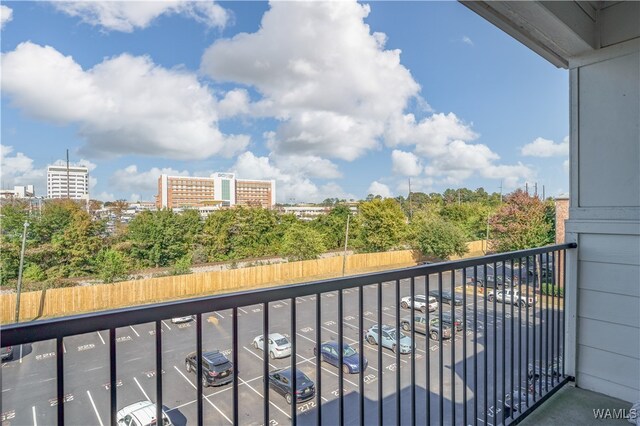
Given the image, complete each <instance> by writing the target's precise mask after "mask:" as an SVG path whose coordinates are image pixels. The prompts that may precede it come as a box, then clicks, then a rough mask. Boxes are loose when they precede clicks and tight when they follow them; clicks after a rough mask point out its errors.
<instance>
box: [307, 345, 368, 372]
mask: <svg viewBox="0 0 640 426" xmlns="http://www.w3.org/2000/svg"><path fill="white" fill-rule="evenodd" d="M339 350H340V349H339V348H338V342H334V341H330V342H324V343H323V344H321V345H320V359H321V360H322V361H325V362H328V363H329V364H331V365H333V366H334V367H338V368H339V367H340V366H339V365H338V362H339V360H340V359H339V355H340V353H339V352H338V351H339ZM317 353H318V348H313V354H314V355H317ZM362 361H363V364H362V365H363V366H364V367H363V368H362V371H364V370H366V369H367V366H368V365H369V363H368V361H367V359H366V358H364V357H363V358H362ZM342 371H344V372H345V373H347V374H355V373H359V372H360V355H359V354H358V352H357V351H356V350H355V349H353V348H352V347H351V346H349V345H348V344H346V343H343V344H342Z"/></svg>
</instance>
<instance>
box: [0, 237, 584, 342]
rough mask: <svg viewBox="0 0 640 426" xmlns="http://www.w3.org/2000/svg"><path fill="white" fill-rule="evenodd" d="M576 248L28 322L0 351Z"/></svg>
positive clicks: (13, 329)
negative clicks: (106, 330) (12, 347)
mask: <svg viewBox="0 0 640 426" xmlns="http://www.w3.org/2000/svg"><path fill="white" fill-rule="evenodd" d="M576 247H577V245H576V243H565V244H556V245H548V246H544V247H538V248H534V249H527V250H519V251H512V252H508V253H500V254H493V255H489V256H482V257H474V258H470V259H463V260H455V261H447V262H440V263H432V264H426V265H420V266H414V267H410V268H403V269H396V270H392V271H385V272H376V273H370V274H362V275H353V276H347V277H341V278H332V279H328V280H321V281H311V282H307V283H301V284H293V285H284V286H277V287H269V288H263V289H257V290H249V291H243V292H237V293H225V294H218V295H212V296H204V297H198V298H190V299H184V300H177V301H171V302H162V303H156V304H150V305H140V306H131V307H126V308H120V309H112V310H108V311H100V312H91V313H86V314H79V315H72V316H67V317H61V318H51V319H46V320H39V321H31V322H25V323H17V324H9V325H5V326H2V328H1V333H0V346H2V347H4V346H16V345H20V344H26V343H32V342H38V341H42V340H49V339H55V338H58V337H67V336H73V335H78V334H85V333H92V332H95V331H99V330H105V329H109V328H119V327H126V326H129V325H136V324H143V323H149V322H154V321H157V320H161V319H168V318H175V317H181V316H186V315H194V314H202V313H206V312H213V311H221V310H225V309H230V308H233V307H238V306H240V307H241V306H249V305H255V304H259V303H265V302H273V301H277V300H283V299H289V298H292V297H304V296H310V295H314V294H319V293H327V292H331V291H336V290H339V289H349V288H356V287H360V286H363V285H370V284H376V283H383V282H387V281H394V280H401V279H405V278H411V277H417V276H424V275H430V274H436V273H438V272H446V271H452V270H456V269H464V268H468V267H472V266H478V265H486V264H493V263H495V262H504V261H507V260H511V259H520V258H526V257H528V256H534V255H537V254H543V253H549V252H552V251H557V250H564V249H572V248H576Z"/></svg>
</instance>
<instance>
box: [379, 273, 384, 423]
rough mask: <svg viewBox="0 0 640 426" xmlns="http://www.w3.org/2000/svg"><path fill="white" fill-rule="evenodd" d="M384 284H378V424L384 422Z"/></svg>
mask: <svg viewBox="0 0 640 426" xmlns="http://www.w3.org/2000/svg"><path fill="white" fill-rule="evenodd" d="M383 370H384V366H383V365H382V283H378V424H379V425H380V426H382V424H383V423H384V422H383V418H382V415H383V402H384V401H383V400H382V398H383V395H382V371H383Z"/></svg>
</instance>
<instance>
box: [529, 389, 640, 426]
mask: <svg viewBox="0 0 640 426" xmlns="http://www.w3.org/2000/svg"><path fill="white" fill-rule="evenodd" d="M631 405H632V404H630V403H628V402H626V401H622V400H620V399H616V398H612V397H610V396H606V395H603V394H600V393H596V392H591V391H588V390H584V389H579V388H576V387H575V386H573V384H567V385H566V386H564V387H563V388H562V389H560V390H559V391H558V392H556V394H555V395H553V396H552V397H551V398H549V399H548V400H547V401H545V403H544V404H542V405H541V406H540V407H538V408H537V409H535V410H534V411H533V412H532V413H531V414H530V415H529V416H528V417H527V418H526V419H525V420H524V421H523V422H522V423H520V424H521V425H526V426H534V425H563V426H564V425H583V426H587V425H596V426H602V425H619V426H622V425H627V426H630V425H631V423H629V421H628V420H626V419H615V418H596V415H595V414H594V409H610V410H611V411H612V412H613V411H617V410H621V409H624V410H626V413H627V414H628V413H629V410H630V409H631Z"/></svg>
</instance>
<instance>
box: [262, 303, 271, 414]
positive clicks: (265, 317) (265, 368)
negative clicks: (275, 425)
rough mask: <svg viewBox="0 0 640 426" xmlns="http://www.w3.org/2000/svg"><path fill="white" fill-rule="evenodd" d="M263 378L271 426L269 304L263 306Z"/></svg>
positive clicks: (265, 412) (263, 407) (266, 410)
mask: <svg viewBox="0 0 640 426" xmlns="http://www.w3.org/2000/svg"><path fill="white" fill-rule="evenodd" d="M262 349H263V350H262V377H263V378H264V382H263V391H262V395H263V399H262V403H263V406H262V410H263V417H264V424H265V425H268V424H270V419H269V381H270V380H271V379H270V377H269V302H265V303H263V304H262Z"/></svg>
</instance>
